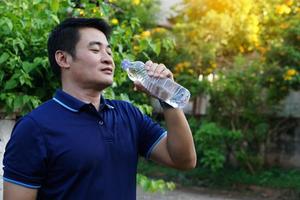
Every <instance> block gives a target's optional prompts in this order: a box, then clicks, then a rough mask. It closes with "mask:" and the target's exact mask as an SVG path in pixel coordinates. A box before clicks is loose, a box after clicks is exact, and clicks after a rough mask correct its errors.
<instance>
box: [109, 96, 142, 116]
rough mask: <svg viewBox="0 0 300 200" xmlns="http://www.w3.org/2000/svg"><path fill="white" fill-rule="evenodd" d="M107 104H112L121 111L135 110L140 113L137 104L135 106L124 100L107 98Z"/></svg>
mask: <svg viewBox="0 0 300 200" xmlns="http://www.w3.org/2000/svg"><path fill="white" fill-rule="evenodd" d="M106 104H108V105H110V106H112V107H113V108H115V109H116V110H118V111H121V112H134V113H139V112H140V110H139V108H137V107H136V106H134V105H133V104H132V103H130V102H128V101H124V100H109V99H107V100H106Z"/></svg>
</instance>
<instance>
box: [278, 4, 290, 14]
mask: <svg viewBox="0 0 300 200" xmlns="http://www.w3.org/2000/svg"><path fill="white" fill-rule="evenodd" d="M290 12H291V8H290V7H288V6H287V5H285V4H281V5H278V6H277V7H276V13H277V14H279V15H283V14H289V13H290Z"/></svg>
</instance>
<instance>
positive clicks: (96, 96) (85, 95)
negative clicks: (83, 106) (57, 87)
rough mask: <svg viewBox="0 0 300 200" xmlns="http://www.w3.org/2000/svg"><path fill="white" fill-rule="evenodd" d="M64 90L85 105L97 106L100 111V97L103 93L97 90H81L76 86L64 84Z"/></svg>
mask: <svg viewBox="0 0 300 200" xmlns="http://www.w3.org/2000/svg"><path fill="white" fill-rule="evenodd" d="M62 90H63V91H64V92H66V93H68V94H70V95H71V96H73V97H76V98H77V99H79V100H81V101H83V102H85V103H91V104H93V105H94V106H95V108H96V109H97V110H99V107H100V96H101V93H102V91H98V90H95V89H85V88H80V87H76V86H74V85H72V86H70V85H68V84H63V85H62Z"/></svg>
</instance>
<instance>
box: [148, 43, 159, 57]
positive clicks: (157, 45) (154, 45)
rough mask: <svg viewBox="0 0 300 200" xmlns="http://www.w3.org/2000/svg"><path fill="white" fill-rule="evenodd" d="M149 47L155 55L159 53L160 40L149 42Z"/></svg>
mask: <svg viewBox="0 0 300 200" xmlns="http://www.w3.org/2000/svg"><path fill="white" fill-rule="evenodd" d="M150 47H151V49H152V50H153V51H154V53H155V54H156V55H157V56H158V55H159V54H160V51H161V43H160V42H157V43H150Z"/></svg>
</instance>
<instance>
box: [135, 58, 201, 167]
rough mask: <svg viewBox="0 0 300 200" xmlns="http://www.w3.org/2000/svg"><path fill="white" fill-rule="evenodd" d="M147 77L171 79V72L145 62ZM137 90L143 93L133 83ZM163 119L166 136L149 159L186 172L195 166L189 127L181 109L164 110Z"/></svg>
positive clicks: (161, 66)
mask: <svg viewBox="0 0 300 200" xmlns="http://www.w3.org/2000/svg"><path fill="white" fill-rule="evenodd" d="M146 69H147V70H148V75H149V76H153V77H161V78H165V77H167V78H171V79H173V74H172V72H171V71H170V70H169V69H167V68H166V67H165V66H164V65H163V64H156V63H153V62H152V61H148V62H146ZM135 86H136V88H137V89H138V90H141V91H144V92H146V93H147V91H145V88H143V86H142V85H141V84H139V83H135ZM164 118H165V121H166V125H167V131H168V134H167V136H166V137H164V138H163V139H162V140H161V141H160V142H159V143H158V144H157V145H156V147H155V148H154V149H153V151H152V153H151V155H150V159H151V160H153V161H155V162H158V163H160V164H163V165H166V166H169V167H173V168H177V169H181V170H187V169H192V168H195V166H196V162H197V161H196V160H197V156H196V150H195V146H194V141H193V137H192V132H191V129H190V126H189V124H188V122H187V120H186V117H185V115H184V113H183V111H182V110H181V109H175V108H168V109H164Z"/></svg>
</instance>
